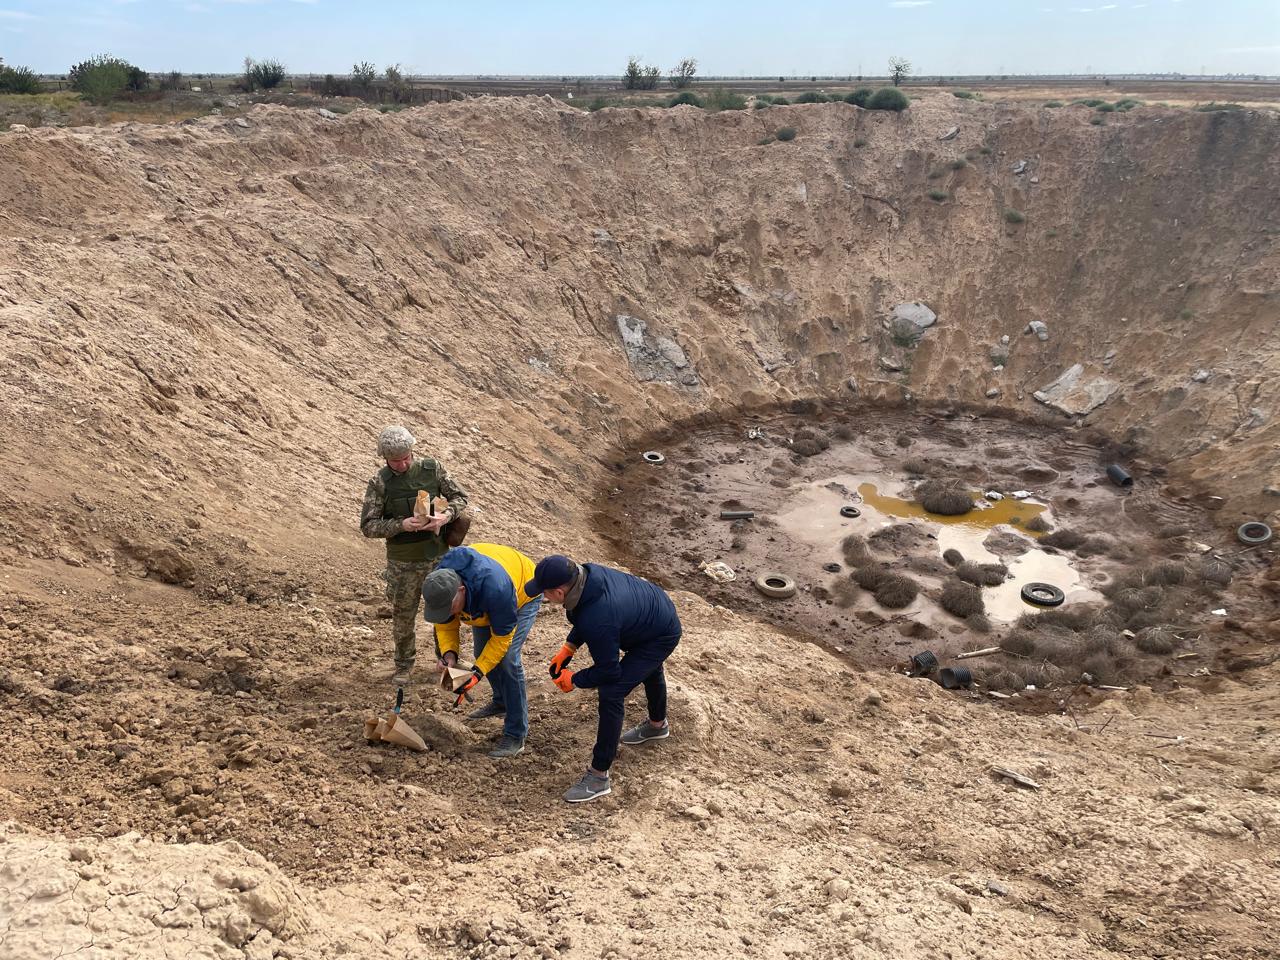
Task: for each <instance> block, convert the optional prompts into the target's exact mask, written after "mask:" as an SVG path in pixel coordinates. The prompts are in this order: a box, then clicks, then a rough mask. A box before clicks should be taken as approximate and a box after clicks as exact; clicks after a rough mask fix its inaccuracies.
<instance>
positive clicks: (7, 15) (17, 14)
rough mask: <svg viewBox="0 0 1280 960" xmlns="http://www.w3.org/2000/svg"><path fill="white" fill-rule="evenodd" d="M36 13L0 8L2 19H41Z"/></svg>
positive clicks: (0, 17)
mask: <svg viewBox="0 0 1280 960" xmlns="http://www.w3.org/2000/svg"><path fill="white" fill-rule="evenodd" d="M39 19H40V18H39V17H37V16H36V15H35V14H34V13H27V12H26V11H25V10H0V20H39Z"/></svg>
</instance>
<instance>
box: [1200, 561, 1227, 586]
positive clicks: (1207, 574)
mask: <svg viewBox="0 0 1280 960" xmlns="http://www.w3.org/2000/svg"><path fill="white" fill-rule="evenodd" d="M1232 576H1234V571H1232V569H1231V564H1229V563H1227V561H1225V560H1213V559H1210V560H1206V561H1204V563H1202V564H1200V579H1201V580H1203V581H1204V582H1205V583H1211V584H1215V585H1217V586H1219V587H1225V586H1227V585H1228V584H1229V583H1231V578H1232Z"/></svg>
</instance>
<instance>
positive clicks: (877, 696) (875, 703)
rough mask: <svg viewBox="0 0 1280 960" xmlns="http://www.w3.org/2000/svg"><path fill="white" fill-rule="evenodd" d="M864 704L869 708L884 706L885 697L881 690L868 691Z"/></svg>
mask: <svg viewBox="0 0 1280 960" xmlns="http://www.w3.org/2000/svg"><path fill="white" fill-rule="evenodd" d="M862 702H863V703H864V704H865V705H866V706H868V707H879V706H882V705H883V704H884V697H883V696H882V695H881V693H880V691H879V690H876V689H874V688H873V689H871V690H868V691H867V695H866V697H864V698H863V700H862Z"/></svg>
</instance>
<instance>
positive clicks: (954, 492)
mask: <svg viewBox="0 0 1280 960" xmlns="http://www.w3.org/2000/svg"><path fill="white" fill-rule="evenodd" d="M915 496H916V502H917V503H919V504H920V505H921V506H922V507H924V508H925V510H927V511H928V512H929V513H936V514H939V515H940V516H944V517H958V516H960V515H961V514H965V513H968V512H969V511H970V510H972V509H973V496H972V494H970V493H969V491H968V490H967V489H966V488H965V486H964V485H963V484H962V483H960V481H958V480H926V481H925V482H924V483H922V484H920V486H918V487H917V488H916V492H915Z"/></svg>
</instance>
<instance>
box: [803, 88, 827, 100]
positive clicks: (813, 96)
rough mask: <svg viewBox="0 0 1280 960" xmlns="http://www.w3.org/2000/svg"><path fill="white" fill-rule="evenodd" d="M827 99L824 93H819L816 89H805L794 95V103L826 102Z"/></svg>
mask: <svg viewBox="0 0 1280 960" xmlns="http://www.w3.org/2000/svg"><path fill="white" fill-rule="evenodd" d="M827 100H828V97H827V95H826V94H825V93H819V92H818V91H816V90H807V91H805V92H804V93H802V94H800V96H798V97H796V103H826V102H827Z"/></svg>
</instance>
